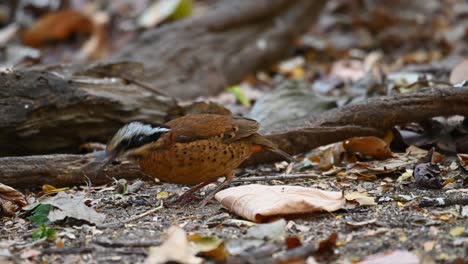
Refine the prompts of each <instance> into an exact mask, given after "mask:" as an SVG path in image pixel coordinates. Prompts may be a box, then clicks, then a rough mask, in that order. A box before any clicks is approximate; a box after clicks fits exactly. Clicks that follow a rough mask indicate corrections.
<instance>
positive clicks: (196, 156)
mask: <svg viewBox="0 0 468 264" xmlns="http://www.w3.org/2000/svg"><path fill="white" fill-rule="evenodd" d="M164 127H165V129H166V130H167V131H164V132H162V133H161V135H160V136H159V137H158V138H157V139H156V140H154V141H151V142H148V143H146V144H143V145H141V146H139V147H137V148H134V149H130V150H128V153H127V154H128V155H129V156H130V157H133V158H135V159H137V160H138V162H139V164H140V167H141V169H142V171H143V172H144V173H146V174H149V175H152V176H154V177H156V178H158V179H160V180H162V181H165V182H170V183H180V184H199V185H198V186H195V187H194V189H192V190H190V191H189V192H190V193H189V194H188V195H191V194H192V193H193V192H195V191H196V190H198V189H200V188H201V187H203V186H204V185H206V184H208V183H211V182H214V181H216V179H218V178H219V177H223V176H225V177H226V181H225V182H224V183H223V184H222V185H221V186H220V187H222V186H224V185H225V184H228V183H229V182H230V181H231V180H232V178H233V175H234V174H233V170H234V169H236V168H237V167H238V166H239V165H240V164H241V163H242V162H243V161H244V160H246V159H247V158H248V157H249V156H250V155H251V154H252V153H254V152H259V151H262V150H265V149H266V150H270V151H274V152H277V153H279V154H281V155H283V156H284V157H285V158H289V155H288V154H286V153H284V152H282V151H281V150H279V149H278V148H277V147H276V146H275V144H273V143H272V142H270V141H269V140H267V139H266V138H264V137H263V136H261V135H260V134H258V133H257V131H258V128H259V124H258V123H257V122H256V121H255V120H252V119H248V118H242V117H231V116H228V115H215V114H197V115H188V116H184V117H180V118H177V119H174V120H171V121H169V122H167V123H166V124H164ZM147 130H148V131H152V130H151V128H148V129H147ZM162 130H164V128H163V129H162ZM145 133H146V132H145ZM118 134H119V133H118ZM127 134H130V135H131V133H130V132H127V131H124V132H122V133H120V136H117V135H116V136H114V139H112V140H111V142H110V143H109V145H108V152H112V151H113V150H114V149H116V148H118V144H121V141H122V140H121V138H122V137H126V136H127ZM147 134H148V135H152V134H151V132H148V133H147ZM119 139H120V140H119ZM129 142H131V143H128V144H127V145H131V144H133V143H134V142H133V141H132V140H129ZM218 189H219V188H217V190H218ZM184 196H185V195H184Z"/></svg>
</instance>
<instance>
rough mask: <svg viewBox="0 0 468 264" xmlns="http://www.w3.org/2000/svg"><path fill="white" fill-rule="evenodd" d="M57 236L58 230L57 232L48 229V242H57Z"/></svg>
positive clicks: (46, 231) (46, 232)
mask: <svg viewBox="0 0 468 264" xmlns="http://www.w3.org/2000/svg"><path fill="white" fill-rule="evenodd" d="M56 235H57V230H55V228H46V230H45V237H47V239H48V240H55V237H56Z"/></svg>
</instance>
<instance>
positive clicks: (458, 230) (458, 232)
mask: <svg viewBox="0 0 468 264" xmlns="http://www.w3.org/2000/svg"><path fill="white" fill-rule="evenodd" d="M464 232H465V228H464V227H463V226H457V227H454V228H452V229H451V230H450V235H451V236H452V237H456V236H459V235H461V234H463V233H464Z"/></svg>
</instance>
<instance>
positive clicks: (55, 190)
mask: <svg viewBox="0 0 468 264" xmlns="http://www.w3.org/2000/svg"><path fill="white" fill-rule="evenodd" d="M68 189H70V188H68V187H64V188H56V187H54V186H52V185H49V184H44V185H42V192H40V193H39V194H38V195H39V196H42V195H47V194H52V193H59V192H62V191H66V190H68Z"/></svg>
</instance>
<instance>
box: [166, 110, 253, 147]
mask: <svg viewBox="0 0 468 264" xmlns="http://www.w3.org/2000/svg"><path fill="white" fill-rule="evenodd" d="M166 125H167V126H169V127H170V129H171V136H172V138H171V139H172V142H174V143H175V142H180V143H182V142H192V141H195V140H201V139H209V138H214V137H218V138H220V139H221V140H223V141H225V142H226V143H231V142H233V141H236V140H238V139H240V138H245V137H248V136H250V135H252V134H254V133H255V132H257V131H258V128H259V124H258V122H257V121H255V120H253V119H249V118H244V117H232V116H229V115H215V114H197V115H188V116H183V117H180V118H177V119H174V120H171V121H169V122H167V123H166Z"/></svg>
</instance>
